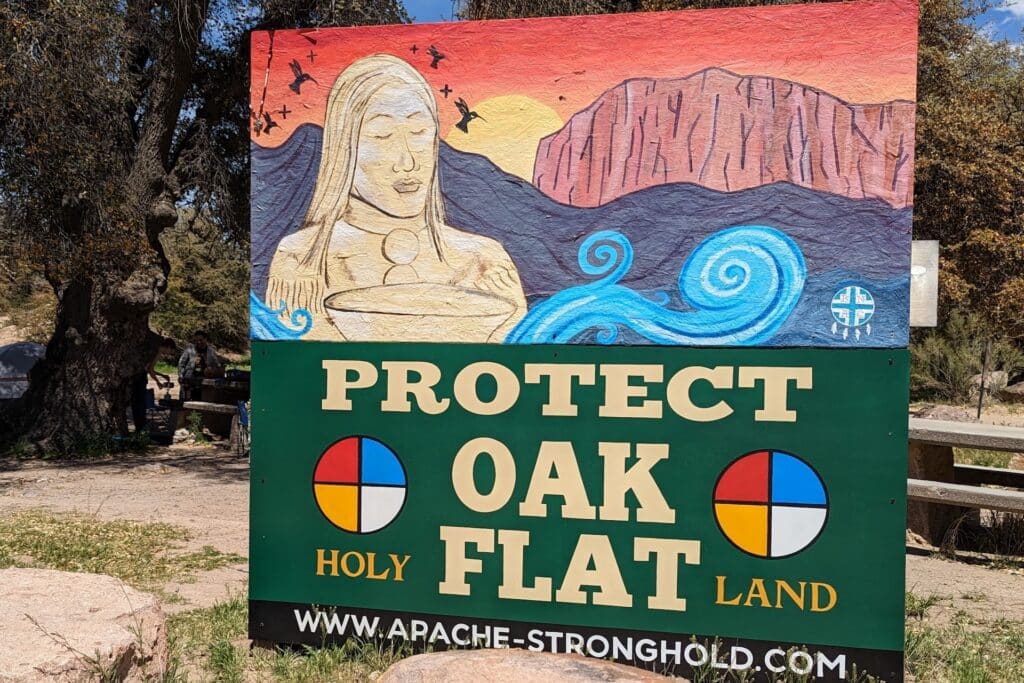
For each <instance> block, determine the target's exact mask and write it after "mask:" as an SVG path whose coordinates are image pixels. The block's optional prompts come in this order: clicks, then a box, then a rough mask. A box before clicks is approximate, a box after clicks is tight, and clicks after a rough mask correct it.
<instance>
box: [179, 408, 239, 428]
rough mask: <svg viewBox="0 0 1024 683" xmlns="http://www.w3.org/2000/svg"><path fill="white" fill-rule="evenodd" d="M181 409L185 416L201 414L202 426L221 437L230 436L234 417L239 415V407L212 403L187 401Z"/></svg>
mask: <svg viewBox="0 0 1024 683" xmlns="http://www.w3.org/2000/svg"><path fill="white" fill-rule="evenodd" d="M181 407H182V414H183V415H187V414H188V413H189V412H197V413H201V414H202V416H203V422H202V426H203V427H206V428H207V429H209V430H210V431H211V432H213V433H214V434H219V435H221V436H230V434H231V428H232V422H233V421H234V420H233V416H234V415H236V414H237V413H238V408H237V406H233V405H229V404H227V403H213V402H210V401H185V402H184V403H183V404H182V406H181Z"/></svg>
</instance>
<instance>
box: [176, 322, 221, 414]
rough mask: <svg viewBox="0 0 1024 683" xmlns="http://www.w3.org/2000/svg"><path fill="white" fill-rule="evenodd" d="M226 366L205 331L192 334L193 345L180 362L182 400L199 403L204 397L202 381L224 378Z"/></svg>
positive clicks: (179, 375) (188, 348)
mask: <svg viewBox="0 0 1024 683" xmlns="http://www.w3.org/2000/svg"><path fill="white" fill-rule="evenodd" d="M223 376H224V365H223V364H222V363H221V362H220V359H219V358H218V357H217V352H216V351H214V350H213V347H212V346H210V344H209V337H208V336H207V334H206V332H204V331H203V330H196V331H195V332H194V333H193V334H192V343H191V344H189V345H188V346H186V347H185V351H184V352H183V353H182V354H181V358H180V359H179V360H178V381H179V382H180V383H181V399H182V400H183V401H189V400H191V401H198V400H200V399H201V397H202V396H201V395H202V380H203V379H204V378H208V377H223Z"/></svg>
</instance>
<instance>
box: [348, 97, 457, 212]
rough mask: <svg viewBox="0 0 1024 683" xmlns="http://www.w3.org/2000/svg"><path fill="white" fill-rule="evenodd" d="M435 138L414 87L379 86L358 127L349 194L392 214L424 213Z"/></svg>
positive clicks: (432, 175) (435, 132) (432, 174)
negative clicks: (351, 193)
mask: <svg viewBox="0 0 1024 683" xmlns="http://www.w3.org/2000/svg"><path fill="white" fill-rule="evenodd" d="M436 137H437V128H436V127H435V125H434V119H433V117H432V116H431V115H430V109H428V108H427V105H426V103H425V102H424V101H423V99H422V97H421V96H420V94H419V93H418V92H417V91H416V90H415V89H413V87H411V86H410V87H407V88H399V87H395V86H388V87H384V88H381V89H380V90H378V91H377V92H376V93H375V94H374V95H373V96H372V97H371V98H370V101H369V103H368V106H367V110H366V115H365V116H364V117H363V124H362V127H361V129H360V131H359V149H358V150H357V152H356V172H355V178H354V179H353V183H352V191H353V194H355V195H356V196H357V197H359V198H360V199H362V200H363V201H365V202H367V203H369V204H371V205H373V206H374V207H376V208H377V209H379V210H381V211H383V212H384V213H386V214H389V215H391V216H398V217H400V218H412V217H414V216H418V215H420V214H421V213H423V210H424V208H425V207H426V205H427V191H428V189H429V188H430V180H431V178H433V177H434V166H435V164H436V159H435V156H434V141H435V138H436Z"/></svg>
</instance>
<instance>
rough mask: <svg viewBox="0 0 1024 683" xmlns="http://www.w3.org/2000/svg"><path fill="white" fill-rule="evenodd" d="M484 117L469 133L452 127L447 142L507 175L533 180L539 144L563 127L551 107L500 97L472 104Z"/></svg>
mask: <svg viewBox="0 0 1024 683" xmlns="http://www.w3.org/2000/svg"><path fill="white" fill-rule="evenodd" d="M472 109H473V111H475V112H476V113H477V114H479V115H480V117H481V118H479V119H474V120H473V121H470V123H469V133H464V132H463V131H461V130H459V129H458V128H456V127H455V126H452V128H451V130H449V131H448V135H446V136H445V142H447V143H448V144H449V145H451V146H452V147H454V148H455V149H458V150H462V151H463V152H473V153H475V154H482V155H484V156H485V157H487V158H488V159H490V160H491V161H492V162H494V163H495V164H496V165H497V166H498V167H499V168H501V169H502V170H503V171H506V172H508V173H512V174H514V175H517V176H519V177H520V178H525V179H526V180H529V181H532V180H533V162H534V159H535V157H536V155H537V143H538V142H540V139H541V138H543V137H544V136H546V135H550V134H551V133H554V132H555V131H557V130H558V129H560V128H561V127H562V119H561V118H559V116H558V114H556V113H555V110H554V109H552V108H551V107H548V106H546V105H544V104H542V103H540V102H538V101H537V100H535V99H533V98H531V97H526V96H524V95H501V96H499V97H492V98H490V99H489V100H483V101H482V102H477V103H475V104H473V105H472Z"/></svg>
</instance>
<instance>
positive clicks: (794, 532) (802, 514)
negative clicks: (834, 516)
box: [769, 505, 828, 557]
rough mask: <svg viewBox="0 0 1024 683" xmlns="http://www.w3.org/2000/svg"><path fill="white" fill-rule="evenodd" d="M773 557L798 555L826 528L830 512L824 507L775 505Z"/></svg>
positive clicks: (773, 508)
mask: <svg viewBox="0 0 1024 683" xmlns="http://www.w3.org/2000/svg"><path fill="white" fill-rule="evenodd" d="M771 511H772V547H771V548H770V549H769V555H770V556H771V557H785V556H786V555H792V554H793V553H798V552H800V551H801V550H803V549H804V548H806V547H807V546H808V545H809V544H810V543H811V541H813V540H814V539H815V538H816V537H817V535H818V533H819V532H820V531H821V528H822V527H823V526H825V517H826V516H827V515H828V510H827V509H826V508H824V507H820V508H819V507H789V506H786V505H773V506H772V507H771Z"/></svg>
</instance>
